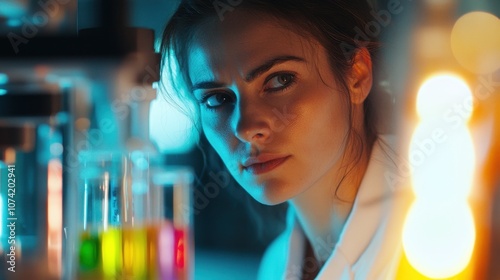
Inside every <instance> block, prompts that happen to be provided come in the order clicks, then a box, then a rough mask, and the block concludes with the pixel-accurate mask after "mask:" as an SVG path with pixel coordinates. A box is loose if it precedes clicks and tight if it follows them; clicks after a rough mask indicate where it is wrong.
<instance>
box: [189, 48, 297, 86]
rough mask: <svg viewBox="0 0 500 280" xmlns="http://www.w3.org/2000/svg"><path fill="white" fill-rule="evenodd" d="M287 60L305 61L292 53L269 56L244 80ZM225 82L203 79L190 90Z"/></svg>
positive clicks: (222, 84) (221, 84)
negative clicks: (269, 57)
mask: <svg viewBox="0 0 500 280" xmlns="http://www.w3.org/2000/svg"><path fill="white" fill-rule="evenodd" d="M287 61H298V62H305V60H304V59H303V58H300V57H297V56H292V55H285V56H277V57H274V58H271V59H269V60H267V61H266V62H264V63H263V64H262V65H260V66H257V67H256V68H254V69H253V70H252V71H250V72H249V73H248V74H247V75H246V77H245V80H246V81H247V82H251V81H253V80H255V79H256V78H258V77H259V76H260V75H262V74H264V73H265V72H267V71H268V70H269V69H271V68H273V67H274V66H275V65H278V64H281V63H285V62H287ZM224 86H225V84H224V83H221V82H216V81H203V82H199V83H196V84H194V85H193V86H192V87H191V91H195V90H198V89H211V88H220V87H224Z"/></svg>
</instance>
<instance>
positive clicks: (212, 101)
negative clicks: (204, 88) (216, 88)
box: [201, 92, 231, 108]
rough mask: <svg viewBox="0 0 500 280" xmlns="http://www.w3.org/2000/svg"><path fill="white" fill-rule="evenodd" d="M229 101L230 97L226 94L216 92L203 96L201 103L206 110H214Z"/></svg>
mask: <svg viewBox="0 0 500 280" xmlns="http://www.w3.org/2000/svg"><path fill="white" fill-rule="evenodd" d="M230 101H231V97H230V96H229V95H228V94H226V93H222V92H217V93H214V94H208V95H207V96H205V97H204V98H203V100H202V101H201V103H203V104H205V106H207V107H208V108H216V107H219V106H221V105H223V104H224V103H227V102H230Z"/></svg>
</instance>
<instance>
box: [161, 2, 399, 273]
mask: <svg viewBox="0 0 500 280" xmlns="http://www.w3.org/2000/svg"><path fill="white" fill-rule="evenodd" d="M370 20H372V18H371V15H370V6H369V5H367V3H366V2H365V1H362V0H355V1H353V0H330V1H326V0H313V1H303V0H290V1H285V0H277V1H274V0H273V1H266V0H243V1H227V2H225V1H212V0H210V1H202V0H191V1H183V2H181V4H180V7H179V8H178V10H177V11H176V13H175V14H174V15H173V17H172V19H171V20H170V21H169V23H168V24H167V27H166V29H165V31H164V33H163V41H162V53H163V55H164V56H163V57H164V60H165V59H166V58H168V57H174V58H175V59H176V60H175V62H176V63H177V64H178V67H179V69H180V70H181V74H182V78H183V79H182V83H181V84H177V87H178V88H179V89H180V88H181V87H184V88H186V89H187V91H186V93H185V95H184V96H183V97H184V98H186V99H190V100H194V101H196V102H197V103H198V106H197V108H198V117H199V123H200V125H201V128H202V130H203V132H204V133H205V135H206V137H207V139H208V141H209V142H210V144H211V145H212V147H213V148H214V149H215V151H216V152H217V153H218V154H219V156H220V157H221V159H222V161H223V162H224V164H225V166H226V167H227V169H228V171H229V172H230V173H231V175H232V176H233V177H234V178H235V179H236V181H237V182H238V183H239V184H240V185H241V186H242V187H243V188H244V189H245V190H246V191H247V192H248V193H249V194H250V195H251V196H252V197H253V198H255V199H256V200H257V201H259V202H261V203H263V204H267V205H275V204H279V203H282V202H288V203H289V206H290V207H289V212H288V219H287V229H286V230H285V232H283V234H281V235H280V236H279V237H278V238H277V239H276V240H275V241H274V242H273V243H272V245H271V246H270V247H269V248H268V250H267V252H266V254H265V256H264V258H263V260H262V265H261V269H260V272H259V277H260V278H261V279H314V278H315V277H317V279H353V278H355V279H390V278H393V277H394V272H395V269H396V267H397V263H398V261H399V257H400V248H399V247H400V246H399V244H400V242H399V239H400V236H401V234H400V232H401V221H402V215H403V213H404V211H402V210H401V209H402V208H401V209H400V207H399V203H401V204H404V203H402V201H403V199H402V197H401V196H402V195H401V194H400V192H401V191H400V189H394V188H393V187H394V186H393V185H391V184H389V182H388V181H387V180H386V178H387V176H384V174H388V173H387V169H388V168H390V167H391V166H393V162H394V161H393V160H392V159H391V158H390V157H389V154H388V152H387V150H388V149H385V152H384V151H383V149H382V141H380V140H377V139H378V138H379V137H378V135H377V131H376V122H375V119H374V114H373V109H374V108H373V106H372V101H371V96H370V92H371V90H372V85H373V73H372V68H373V66H372V63H373V59H372V58H373V56H374V54H375V52H376V48H377V46H378V44H377V42H375V40H373V41H360V39H363V38H359V37H360V36H356V34H357V33H356V32H357V31H356V30H357V28H361V29H364V26H366V24H367V23H368V22H369V21H370ZM365 39H366V38H365ZM164 62H165V63H171V62H170V61H169V62H167V61H164ZM165 63H164V65H165ZM170 70H171V68H170ZM179 92H181V90H179ZM391 172H392V171H391ZM390 174H394V173H390Z"/></svg>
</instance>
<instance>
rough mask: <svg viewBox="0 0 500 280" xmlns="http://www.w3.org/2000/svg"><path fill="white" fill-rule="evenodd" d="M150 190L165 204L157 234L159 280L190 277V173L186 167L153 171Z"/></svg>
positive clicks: (192, 253) (192, 254) (191, 261)
mask: <svg viewBox="0 0 500 280" xmlns="http://www.w3.org/2000/svg"><path fill="white" fill-rule="evenodd" d="M152 177H153V184H152V186H153V189H156V192H157V193H162V199H163V201H164V203H165V207H164V208H163V222H162V223H160V229H159V231H158V232H159V235H158V249H157V252H158V253H157V254H158V262H157V265H158V271H159V277H160V278H159V279H162V280H170V279H172V280H174V279H175V280H190V279H193V269H194V263H193V260H194V252H193V248H194V247H193V238H192V230H193V227H192V210H191V209H192V207H191V193H192V183H193V177H194V176H193V172H192V170H191V169H190V168H188V167H168V168H164V169H161V170H155V172H154V174H153V176H152Z"/></svg>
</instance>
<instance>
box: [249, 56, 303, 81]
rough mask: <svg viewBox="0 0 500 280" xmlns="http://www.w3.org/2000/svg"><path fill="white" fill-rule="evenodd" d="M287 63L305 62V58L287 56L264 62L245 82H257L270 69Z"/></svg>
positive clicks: (250, 73)
mask: <svg viewBox="0 0 500 280" xmlns="http://www.w3.org/2000/svg"><path fill="white" fill-rule="evenodd" d="M287 61H299V62H305V60H304V59H303V58H300V57H297V56H293V55H285V56H278V57H274V58H271V59H270V60H268V61H266V62H264V63H263V64H262V65H260V66H257V67H256V68H255V69H253V70H252V71H250V72H249V73H248V74H247V75H246V77H245V80H246V81H247V82H251V81H253V80H255V79H256V78H257V77H259V76H260V75H262V74H264V73H265V72H267V71H268V70H269V69H271V68H273V67H274V66H275V65H277V64H281V63H285V62H287Z"/></svg>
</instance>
